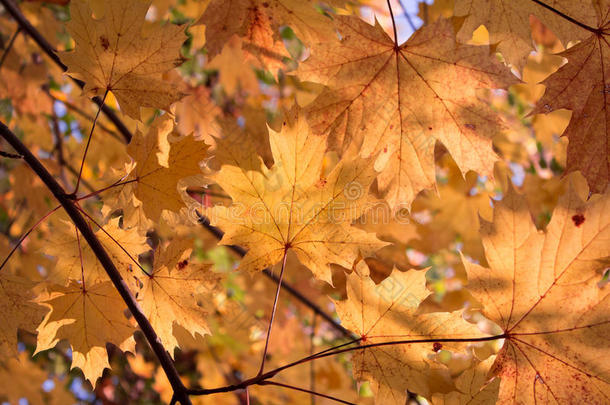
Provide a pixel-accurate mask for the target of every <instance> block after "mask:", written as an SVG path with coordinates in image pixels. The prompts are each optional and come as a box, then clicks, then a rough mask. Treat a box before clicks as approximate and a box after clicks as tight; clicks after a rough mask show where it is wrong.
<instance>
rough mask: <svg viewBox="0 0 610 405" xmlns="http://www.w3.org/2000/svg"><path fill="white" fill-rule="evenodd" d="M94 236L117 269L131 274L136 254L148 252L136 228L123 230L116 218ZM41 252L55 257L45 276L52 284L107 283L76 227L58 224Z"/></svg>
mask: <svg viewBox="0 0 610 405" xmlns="http://www.w3.org/2000/svg"><path fill="white" fill-rule="evenodd" d="M95 235H96V237H97V238H98V239H99V240H100V242H101V244H102V246H103V247H104V249H106V252H108V255H109V256H110V258H111V259H112V261H113V262H114V264H115V265H116V267H117V268H118V269H119V270H121V271H123V272H131V271H134V270H133V269H134V268H136V270H135V271H136V272H139V271H140V270H139V269H137V266H138V265H137V263H136V262H135V261H137V260H138V256H139V255H140V254H142V253H145V252H147V251H149V250H150V246H149V245H147V244H146V237H145V236H144V235H141V234H140V233H139V232H138V231H137V229H135V228H130V229H123V228H121V227H119V218H113V219H111V220H110V221H109V222H108V223H107V224H105V225H104V229H103V230H102V229H98V230H97V231H96V232H95ZM42 249H44V253H46V254H48V255H51V256H55V257H56V258H57V263H56V264H55V267H54V268H53V269H51V271H50V274H49V280H51V281H53V282H55V283H58V284H61V285H68V284H69V283H70V281H72V280H78V281H82V280H84V281H85V282H87V283H94V282H98V281H107V280H108V275H107V273H106V270H104V267H103V266H102V265H101V263H100V262H99V261H98V260H97V257H96V256H95V253H93V250H91V248H90V247H89V245H88V244H87V243H86V241H85V240H84V238H83V236H82V235H81V234H80V232H78V236H77V230H76V227H75V226H74V225H72V224H71V223H69V222H64V221H62V222H60V223H59V224H58V229H56V230H55V231H54V232H53V233H52V235H50V237H49V238H48V240H47V243H46V244H45V245H44V248H41V250H42ZM130 256H131V257H130ZM134 260H135V261H134ZM136 274H137V273H136ZM130 279H131V277H130Z"/></svg>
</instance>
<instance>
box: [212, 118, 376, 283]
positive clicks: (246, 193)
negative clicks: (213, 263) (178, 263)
mask: <svg viewBox="0 0 610 405" xmlns="http://www.w3.org/2000/svg"><path fill="white" fill-rule="evenodd" d="M233 139H234V138H233ZM238 139H242V138H238ZM269 140H270V144H271V150H272V153H273V159H274V165H273V167H272V168H271V169H268V168H267V167H266V166H265V165H264V164H263V162H262V159H261V158H260V157H258V156H257V155H256V154H255V153H254V152H253V151H254V149H253V148H252V147H251V145H250V147H248V145H245V144H244V143H243V142H242V143H241V144H240V145H239V146H238V145H237V144H235V143H234V142H233V141H232V139H231V138H230V137H229V138H227V139H218V140H217V145H216V158H217V159H219V161H220V162H221V164H222V166H221V168H220V170H219V171H218V172H217V173H216V174H214V176H213V180H214V181H215V182H216V183H218V185H220V186H221V187H222V188H223V189H224V190H225V191H226V192H227V193H228V194H229V196H231V198H232V199H233V204H232V205H231V206H230V207H223V206H216V207H213V208H212V209H211V210H210V212H209V215H210V218H211V221H212V223H213V224H214V225H217V226H220V227H221V229H223V230H224V231H225V235H224V237H223V238H222V240H221V243H222V244H225V245H231V244H238V245H241V246H243V247H245V248H246V249H248V253H247V255H246V256H245V257H244V258H243V259H242V261H241V262H240V268H242V269H244V270H249V271H257V270H263V269H264V268H266V267H268V266H271V265H273V264H275V263H277V262H279V261H280V260H281V259H282V256H283V255H284V253H285V252H286V251H287V250H293V251H294V253H296V255H297V257H298V258H299V260H300V261H301V263H303V264H304V265H305V266H307V267H308V268H309V269H310V270H311V271H312V272H313V274H314V275H315V276H316V277H317V278H319V279H321V280H324V281H327V282H329V283H331V271H330V267H329V265H330V263H336V264H339V265H342V266H344V267H351V265H352V263H353V262H354V260H355V259H356V258H357V256H358V254H361V255H363V256H369V255H371V254H372V253H373V252H374V251H376V250H377V249H379V248H381V247H383V246H384V245H385V243H384V242H381V241H379V240H378V239H377V238H376V237H375V235H374V234H370V233H367V232H365V231H362V230H360V229H357V228H355V227H351V226H350V223H351V221H353V220H354V219H356V218H358V217H360V216H361V215H362V213H363V211H364V210H365V209H366V208H370V205H369V203H371V202H372V200H371V199H370V198H369V197H368V195H367V191H368V189H369V187H370V185H371V183H372V182H373V180H374V179H375V175H376V172H375V170H374V169H373V167H372V164H371V163H372V160H371V159H368V160H367V159H361V158H358V157H356V158H351V159H348V158H345V159H343V160H341V161H340V162H339V163H338V164H337V165H336V166H335V167H334V169H333V170H332V171H331V172H330V173H329V174H328V175H326V176H323V172H322V157H323V156H324V153H325V152H326V137H325V136H316V135H314V134H313V133H312V132H311V130H310V128H309V126H308V125H307V122H306V120H305V118H304V117H303V114H302V112H300V110H299V109H293V110H291V111H290V112H288V113H287V116H286V121H285V122H284V124H283V126H282V130H281V131H280V132H275V131H273V130H272V129H269Z"/></svg>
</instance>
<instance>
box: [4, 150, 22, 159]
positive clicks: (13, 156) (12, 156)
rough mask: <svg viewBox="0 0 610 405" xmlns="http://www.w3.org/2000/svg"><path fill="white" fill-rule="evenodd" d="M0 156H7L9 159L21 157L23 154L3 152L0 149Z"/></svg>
mask: <svg viewBox="0 0 610 405" xmlns="http://www.w3.org/2000/svg"><path fill="white" fill-rule="evenodd" d="M0 156H2V157H5V158H9V159H21V158H23V156H21V155H18V154H16V153H8V152H5V151H3V150H0Z"/></svg>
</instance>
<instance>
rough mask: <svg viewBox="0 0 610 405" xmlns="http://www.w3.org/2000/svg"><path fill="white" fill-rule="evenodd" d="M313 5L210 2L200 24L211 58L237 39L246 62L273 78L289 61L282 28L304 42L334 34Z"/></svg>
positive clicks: (303, 0) (293, 0) (270, 0)
mask: <svg viewBox="0 0 610 405" xmlns="http://www.w3.org/2000/svg"><path fill="white" fill-rule="evenodd" d="M329 3H337V4H340V3H342V2H341V1H340V0H332V1H329ZM316 5H317V2H316V1H314V0H212V2H210V4H209V5H208V7H207V9H206V10H205V12H204V13H203V15H202V16H201V19H200V20H199V21H200V22H202V23H203V24H205V26H206V39H207V42H206V47H207V49H208V51H209V53H210V57H212V58H214V57H215V56H216V55H218V54H220V52H221V51H222V48H223V47H224V45H225V44H226V43H227V42H229V40H230V39H231V37H232V36H234V35H237V36H238V37H240V38H242V40H243V42H242V48H243V51H244V53H245V55H246V58H247V59H254V60H255V61H258V65H259V66H260V67H262V68H264V69H267V70H269V71H270V72H271V73H272V74H274V75H275V74H277V69H278V68H281V67H282V66H283V58H285V57H289V54H288V51H287V50H286V48H285V47H284V44H283V42H282V39H281V37H280V27H281V26H283V25H287V26H290V27H291V28H292V29H293V30H294V31H295V33H296V34H297V36H298V37H299V38H300V39H301V40H303V41H306V42H309V41H311V40H313V39H323V38H324V37H328V36H331V35H333V34H334V33H333V30H332V24H331V19H330V18H328V17H326V16H324V14H322V13H321V12H319V11H318V10H316Z"/></svg>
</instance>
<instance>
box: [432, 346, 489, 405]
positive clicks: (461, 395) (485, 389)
mask: <svg viewBox="0 0 610 405" xmlns="http://www.w3.org/2000/svg"><path fill="white" fill-rule="evenodd" d="M494 360H495V357H489V358H487V359H486V360H484V361H481V362H479V363H477V364H476V365H475V366H474V367H471V368H468V369H467V370H465V371H464V372H463V373H462V374H460V376H459V377H458V378H456V379H455V387H456V388H457V390H456V391H453V392H449V393H447V394H434V395H433V396H432V398H431V400H432V403H433V404H434V405H441V404H447V405H449V404H451V405H458V404H460V405H462V404H464V405H466V404H469V405H477V404H481V405H483V404H495V403H496V401H497V399H498V389H499V388H500V379H499V378H494V379H493V380H491V381H488V380H489V377H488V375H489V369H490V367H491V366H492V364H493V362H494Z"/></svg>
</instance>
